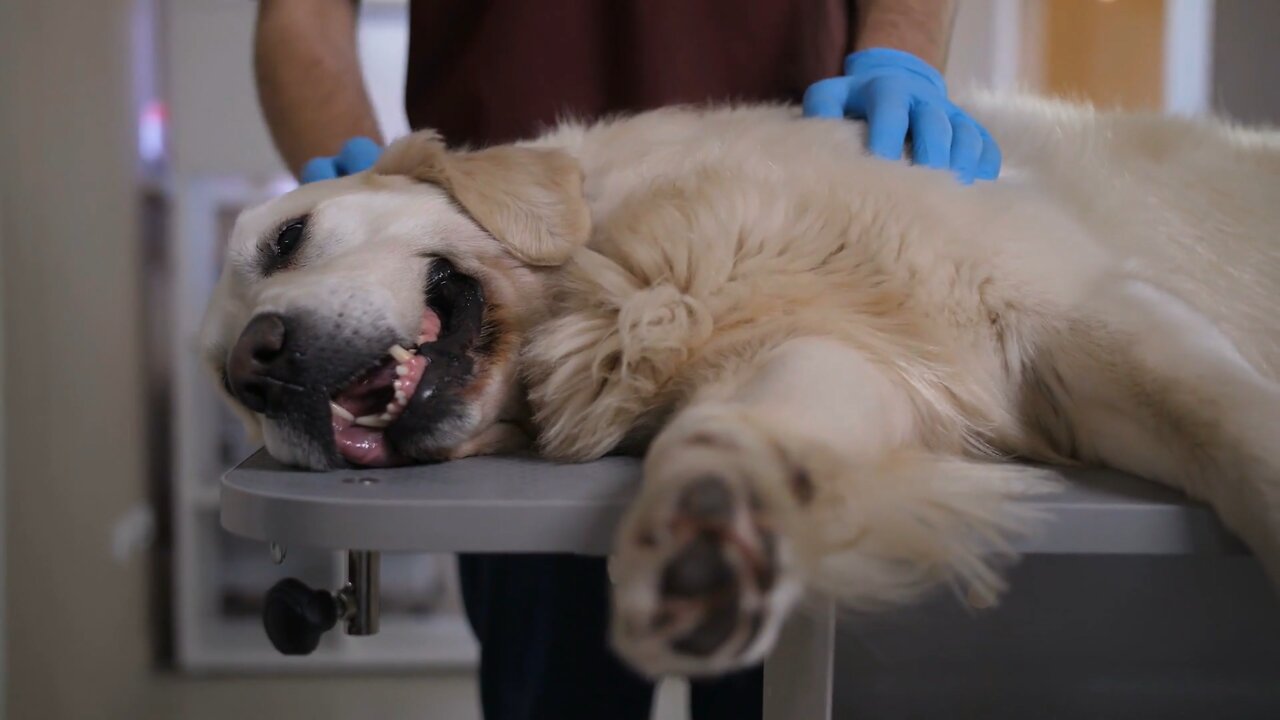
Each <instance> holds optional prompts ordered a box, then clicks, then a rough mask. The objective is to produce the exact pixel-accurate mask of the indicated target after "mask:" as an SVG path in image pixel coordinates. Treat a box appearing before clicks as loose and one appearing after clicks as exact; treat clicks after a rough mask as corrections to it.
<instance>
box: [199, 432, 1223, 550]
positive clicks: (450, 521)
mask: <svg viewBox="0 0 1280 720" xmlns="http://www.w3.org/2000/svg"><path fill="white" fill-rule="evenodd" d="M1058 472H1059V474H1060V475H1061V476H1062V477H1063V478H1064V479H1065V480H1066V481H1067V489H1066V490H1065V491H1064V492H1062V493H1059V494H1056V495H1050V496H1045V497H1042V498H1037V499H1035V500H1034V501H1031V502H1032V504H1033V505H1035V506H1037V507H1040V508H1041V509H1043V510H1044V511H1045V512H1046V514H1047V515H1048V520H1047V521H1046V524H1045V527H1044V529H1043V530H1042V531H1041V532H1039V533H1037V534H1036V535H1035V537H1032V538H1028V539H1026V540H1025V541H1023V542H1021V543H1020V544H1019V546H1018V548H1019V550H1021V551H1022V552H1025V553H1041V554H1133V555H1153V554H1154V555H1179V554H1218V553H1238V552H1243V548H1242V546H1241V545H1240V544H1239V542H1238V541H1236V540H1235V539H1234V538H1233V537H1232V536H1231V535H1230V534H1228V533H1227V532H1226V531H1225V530H1224V529H1223V528H1222V526H1221V525H1220V524H1219V523H1218V521H1217V520H1216V518H1215V517H1214V516H1213V513H1212V512H1211V511H1210V510H1209V509H1208V508H1207V507H1205V506H1203V505H1200V504H1197V503H1194V502H1191V501H1189V500H1187V499H1186V498H1185V497H1183V496H1181V495H1179V494H1177V493H1174V492H1171V491H1169V490H1168V489H1165V488H1162V487H1159V486H1157V485H1155V484H1152V483H1149V482H1145V481H1141V480H1137V479H1135V478H1132V477H1129V476H1126V475H1122V474H1119V473H1114V472H1107V471H1100V470H1077V469H1070V470H1062V471H1058ZM639 483H640V463H639V461H638V460H636V459H634V458H623V457H610V458H604V459H602V460H597V461H595V462H590V463H583V464H557V463H552V462H547V461H545V460H540V459H536V458H529V457H479V458H468V459H465V460H456V461H453V462H448V463H441V464H437V465H422V466H415V467H405V468H392V469H384V470H339V471H332V472H323V473H317V472H309V471H304V470H298V469H295V468H289V467H285V466H282V465H280V464H278V463H276V462H275V461H274V460H272V459H271V458H270V457H269V456H268V455H267V454H266V453H265V452H258V453H257V454H255V455H253V456H252V457H250V458H249V459H248V460H246V461H244V462H243V463H241V464H240V466H239V467H237V468H235V469H234V470H232V471H230V472H229V473H227V475H226V476H225V477H224V478H223V480H222V526H223V527H224V528H226V529H227V530H228V531H230V532H232V533H235V534H237V535H242V536H244V537H248V538H252V539H257V540H263V541H274V542H279V543H281V544H283V545H286V546H291V547H292V546H298V547H303V546H305V547H318V548H331V549H338V550H342V549H356V550H381V551H392V552H394V551H407V552H574V553H581V554H589V555H601V554H606V553H607V552H608V551H609V548H610V546H611V544H612V540H613V531H614V528H615V527H616V526H617V524H618V521H619V519H620V518H621V516H622V513H623V511H624V510H625V509H626V506H627V504H628V503H629V501H630V500H631V498H632V497H633V496H634V494H635V492H636V490H637V488H638V487H639Z"/></svg>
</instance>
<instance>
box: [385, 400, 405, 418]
mask: <svg viewBox="0 0 1280 720" xmlns="http://www.w3.org/2000/svg"><path fill="white" fill-rule="evenodd" d="M403 409H404V408H402V407H400V406H399V405H397V404H395V403H393V402H389V403H387V414H388V415H399V414H400V411H401V410H403Z"/></svg>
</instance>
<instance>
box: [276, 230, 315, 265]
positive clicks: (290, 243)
mask: <svg viewBox="0 0 1280 720" xmlns="http://www.w3.org/2000/svg"><path fill="white" fill-rule="evenodd" d="M306 229H307V221H306V220H294V221H293V222H291V223H289V224H288V225H285V226H284V227H283V228H281V230H280V234H279V235H277V236H276V242H275V245H274V246H273V247H272V250H274V251H275V259H276V261H277V262H279V261H281V260H285V259H288V257H289V256H290V255H292V254H293V253H294V251H295V250H297V249H298V246H299V245H301V244H302V233H303V231H305V230H306Z"/></svg>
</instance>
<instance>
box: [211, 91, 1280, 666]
mask: <svg viewBox="0 0 1280 720" xmlns="http://www.w3.org/2000/svg"><path fill="white" fill-rule="evenodd" d="M965 106H966V107H967V108H969V109H971V110H972V111H973V112H974V114H975V115H976V116H977V117H978V118H979V119H980V121H981V122H983V123H984V125H986V127H987V128H988V129H990V131H991V132H992V134H993V135H994V136H995V137H996V138H997V140H998V141H999V142H1000V145H1001V148H1002V150H1003V151H1004V157H1005V167H1004V172H1003V175H1002V177H1001V179H1000V180H999V181H997V182H994V183H979V184H977V185H973V186H969V187H965V186H961V185H959V184H958V183H956V182H955V181H954V180H953V179H952V178H951V177H949V176H948V175H946V174H944V173H940V172H935V171H929V170H925V169H921V168H915V167H910V166H907V165H905V164H894V163H888V162H885V161H882V160H879V159H873V158H870V157H867V156H866V154H865V152H864V150H863V138H862V131H861V127H860V126H859V125H857V124H854V123H848V122H833V121H822V120H801V119H799V117H798V112H797V111H796V110H795V109H793V108H784V107H738V108H719V109H710V110H698V109H669V110H661V111H657V112H652V113H647V114H643V115H640V116H636V117H633V118H626V119H619V120H615V121H610V122H603V123H599V124H595V125H578V124H572V123H569V124H565V125H563V126H561V127H559V128H557V129H555V130H553V131H551V132H549V133H548V134H546V135H544V136H543V137H541V138H538V139H536V140H534V141H531V142H529V143H525V144H522V145H521V148H523V149H524V150H525V151H526V152H528V151H533V150H536V151H558V153H556V154H555V156H556V157H569V158H572V159H573V160H575V161H576V163H577V166H578V167H580V169H581V172H582V177H583V178H584V180H583V184H582V186H581V193H582V195H581V198H582V199H583V200H585V203H586V207H587V208H588V209H589V211H590V227H591V234H590V240H589V242H588V243H587V244H586V245H585V247H581V248H579V249H577V250H576V251H574V252H572V254H570V255H567V261H566V262H565V263H564V264H563V266H560V267H558V268H556V269H554V270H551V271H537V272H536V273H535V274H534V275H530V276H529V277H530V278H534V279H527V280H524V281H522V283H523V284H521V285H519V287H520V288H521V289H522V291H523V292H522V293H516V294H514V295H511V296H510V297H509V298H508V301H509V302H510V303H512V304H515V305H519V306H520V308H519V309H518V310H517V311H516V312H517V313H527V322H523V323H522V326H523V327H527V328H528V331H527V334H526V336H525V338H524V350H523V354H522V356H521V360H520V367H519V372H520V373H521V375H522V377H523V378H524V382H525V386H526V387H525V390H526V391H527V395H528V399H529V402H530V404H531V407H532V412H533V420H534V426H535V427H536V428H537V430H538V434H539V436H538V446H539V447H540V449H541V450H542V451H543V452H544V453H545V454H547V455H549V456H551V457H555V458H561V459H570V460H586V459H590V458H594V457H598V456H600V455H602V454H604V453H607V452H610V451H612V450H615V449H617V448H620V447H621V448H638V447H644V446H645V445H646V444H647V443H649V442H650V441H652V445H651V446H650V449H649V451H648V454H647V460H646V470H645V488H644V490H643V492H642V494H641V497H640V499H639V500H638V501H637V504H636V506H635V507H634V508H633V509H632V512H631V513H630V514H629V515H628V518H627V520H626V522H625V523H624V527H623V528H622V530H621V531H620V534H619V539H618V556H617V558H616V559H615V560H616V566H615V577H616V581H617V588H616V592H615V604H616V608H615V610H616V612H615V615H614V617H615V627H614V639H615V643H616V644H617V645H618V647H619V648H620V649H621V650H622V651H623V653H624V655H625V656H626V657H627V658H628V659H629V660H631V661H632V663H633V664H635V665H636V666H637V667H640V668H641V669H643V670H645V671H647V672H652V673H659V672H672V671H677V672H688V673H700V672H714V671H721V670H725V669H728V668H731V667H736V666H739V665H741V664H743V663H745V662H748V661H750V660H753V659H757V658H759V657H761V656H762V655H763V654H764V653H765V652H766V651H767V650H768V648H769V646H770V645H771V643H772V641H773V639H774V637H775V636H776V632H777V629H778V627H779V625H780V624H781V621H782V619H783V618H784V617H785V614H786V612H787V611H788V609H789V608H790V607H791V605H792V604H794V602H795V601H796V600H797V598H799V597H800V595H801V592H802V590H803V589H805V588H812V589H819V590H822V591H825V592H828V593H830V594H832V595H834V596H836V597H839V598H841V599H843V600H844V601H846V602H847V603H848V604H850V605H853V606H856V607H863V608H870V607H883V606H890V605H894V604H898V603H902V602H906V601H909V600H911V599H912V598H915V597H917V596H918V595H919V594H920V593H922V592H924V591H926V590H928V589H930V588H931V587H935V586H937V585H940V584H953V585H956V586H958V587H964V588H966V590H967V591H968V592H970V593H971V595H972V596H973V597H975V598H977V599H979V600H980V601H982V602H987V601H990V600H991V599H994V597H995V596H996V595H997V594H998V593H999V591H1000V590H1001V588H1002V583H1001V580H1000V576H999V573H998V567H997V564H996V562H997V561H998V559H999V558H1001V557H1007V556H1008V555H1009V554H1010V553H1009V552H1008V547H1009V545H1008V543H1009V538H1010V536H1011V535H1012V534H1014V533H1017V532H1021V531H1023V530H1025V529H1027V528H1028V527H1029V525H1030V522H1031V521H1032V520H1033V518H1032V515H1031V513H1029V512H1028V511H1027V510H1026V506H1025V505H1023V504H1021V503H1020V502H1019V501H1020V500H1021V499H1023V498H1024V497H1026V496H1027V495H1028V494H1031V493H1036V492H1043V491H1046V490H1047V489H1049V488H1048V484H1047V483H1046V482H1044V480H1043V478H1042V477H1041V476H1040V475H1039V474H1038V473H1036V472H1035V471H1032V470H1028V469H1025V468H1024V466H1019V465H1014V464H1009V463H1004V462H1002V461H1003V460H1006V459H1008V458H1009V457H1011V456H1021V457H1024V458H1029V459H1035V460H1044V461H1050V462H1073V463H1088V464H1099V465H1105V466H1111V467H1115V468H1119V469H1122V470H1126V471H1129V472H1132V473H1135V474H1138V475H1140V476H1143V477H1146V478H1149V479H1151V480H1154V481H1157V482H1161V483H1164V484H1168V485H1171V486H1173V487H1176V488H1179V489H1182V490H1185V491H1187V492H1189V493H1190V494H1191V495H1193V496H1195V497H1197V498H1200V499H1203V500H1205V501H1207V502H1209V503H1210V504H1212V505H1213V507H1214V508H1215V509H1216V510H1217V511H1218V512H1219V513H1220V515H1221V516H1222V517H1223V519H1224V520H1225V521H1226V523H1227V524H1228V525H1229V526H1231V527H1232V528H1233V529H1235V530H1236V531H1237V532H1239V533H1240V534H1241V536H1242V537H1243V538H1244V539H1245V540H1246V541H1247V542H1248V543H1249V544H1250V545H1251V546H1252V547H1253V549H1254V550H1255V551H1256V552H1257V553H1258V555H1259V556H1260V558H1261V559H1262V561H1263V562H1264V564H1266V566H1267V567H1268V569H1269V571H1270V572H1271V574H1272V576H1273V577H1275V578H1277V579H1280V377H1277V372H1280V313H1277V312H1276V310H1277V307H1276V306H1277V303H1276V300H1277V297H1280V295H1278V294H1277V292H1278V291H1280V238H1278V237H1277V232H1280V231H1277V230H1276V228H1277V227H1280V134H1277V133H1273V132H1264V131H1257V130H1244V129H1239V128H1233V127H1230V126H1228V125H1225V124H1221V123H1216V122H1210V121H1186V120H1175V119H1169V118H1164V117H1157V116H1138V115H1122V114H1104V113H1098V112H1095V111H1093V110H1090V109H1088V108H1082V107H1076V106H1069V105H1065V104H1058V103H1053V102H1047V101H1044V100H1038V99H1031V98H991V97H985V96H979V97H974V98H971V99H968V100H966V102H965ZM410 142H413V141H410ZM393 152H395V151H394V150H393ZM434 152H438V150H437V151H434ZM561 154H563V155H561ZM557 162H559V161H558V160H557ZM409 164H410V165H412V163H409ZM405 172H406V174H413V173H412V172H411V171H405ZM535 174H536V173H535ZM489 177H490V178H494V181H495V182H496V178H497V177H498V176H497V175H489ZM469 180H470V181H473V182H480V183H484V182H485V176H484V174H483V173H482V174H481V176H480V177H479V178H477V177H474V176H472V177H470V178H469ZM442 184H443V185H444V186H445V187H448V182H443V183H442ZM305 191H306V190H305V189H304V192H305ZM396 192H401V191H400V190H397V191H396ZM567 192H570V194H572V191H571V190H569V191H567ZM379 193H381V191H380V190H378V189H377V188H372V189H366V188H359V189H354V190H352V196H351V197H352V199H353V200H357V199H359V198H362V197H367V198H369V200H368V201H367V202H370V203H371V202H373V201H374V199H375V198H377V197H379V196H380V195H379ZM456 199H458V200H459V201H461V204H462V205H463V206H464V207H465V206H466V205H467V201H466V200H465V199H464V198H462V197H456ZM572 199H573V198H570V200H572ZM433 207H436V208H437V210H438V206H433ZM410 212H412V209H411V208H407V207H400V208H397V209H391V208H388V210H387V214H386V215H385V217H386V218H387V219H388V220H387V221H386V222H389V220H390V219H391V218H396V217H402V216H403V215H404V214H406V213H410ZM470 214H471V216H473V217H475V218H476V219H477V220H478V221H479V222H480V224H481V225H484V224H485V221H484V220H483V219H482V215H483V212H480V213H477V212H476V211H475V210H471V212H470ZM369 221H370V222H378V220H376V219H370V220H369ZM263 226H264V227H265V226H266V225H265V223H264V224H263ZM491 232H492V230H491ZM532 232H533V234H534V235H536V234H537V233H538V232H541V231H540V230H534V231H532ZM246 234H251V233H249V232H248V231H246ZM492 234H494V235H499V234H500V233H496V232H493V233H492ZM560 234H562V235H564V234H569V235H572V233H571V232H570V233H560ZM509 244H510V243H509V239H508V245H509ZM545 245H547V243H539V244H538V247H543V246H545ZM468 247H469V246H468ZM458 251H459V252H466V253H475V252H478V251H472V250H466V249H464V246H459V248H458ZM485 252H491V251H485ZM508 255H509V256H510V257H513V258H516V259H522V260H523V261H524V262H525V263H528V264H542V263H541V262H540V261H539V260H538V259H537V258H534V257H531V256H528V255H521V253H520V252H519V251H518V250H511V249H510V248H509V249H508ZM488 262H489V261H482V262H481V263H480V264H481V265H484V264H486V263H488ZM471 264H472V266H474V265H476V264H477V263H475V262H473V263H471ZM508 272H528V273H533V272H534V271H533V270H527V271H526V270H520V269H519V268H516V269H512V270H509V271H508ZM521 277H523V276H521ZM241 304H243V301H241ZM248 307H253V303H252V302H249V303H248ZM232 325H233V326H234V323H232ZM506 388H507V391H509V392H521V391H520V390H519V389H518V388H515V387H514V386H512V385H510V384H509V383H508V384H507V385H506ZM483 430H484V428H483V427H481V426H479V425H477V426H476V428H475V434H477V435H478V434H480V433H481V432H483ZM471 449H473V450H476V451H484V450H485V448H484V447H482V446H480V447H473V448H471ZM709 475H713V476H715V477H717V478H719V479H720V480H722V481H723V482H724V483H726V485H727V487H729V488H730V490H731V492H732V493H733V496H734V498H735V501H736V502H737V503H739V505H737V507H739V508H740V509H741V508H744V507H747V506H748V505H750V506H751V507H752V508H754V509H753V510H752V513H750V514H747V513H743V512H739V514H738V516H737V517H738V520H735V522H738V521H741V522H743V523H747V525H743V526H742V527H741V528H739V530H740V531H741V532H740V535H742V537H743V538H745V540H744V547H747V548H749V549H750V548H755V550H754V551H753V552H756V553H757V554H759V553H760V552H763V551H762V550H761V548H762V547H763V545H761V543H762V542H763V541H762V540H760V538H758V537H756V535H761V536H763V534H767V533H765V530H768V531H769V532H776V534H777V537H778V546H777V549H776V562H777V564H778V573H779V579H778V582H777V583H776V584H774V585H773V586H772V587H771V588H770V587H763V586H761V587H758V588H756V589H755V591H749V588H748V586H749V585H750V583H746V582H745V581H744V583H743V585H742V587H743V588H744V590H743V597H742V600H741V603H740V605H739V606H738V607H739V609H740V612H741V613H742V615H743V619H742V622H741V623H740V626H741V627H740V629H739V630H735V634H734V635H733V636H732V637H731V639H730V640H729V641H727V642H726V643H725V644H724V645H723V646H722V647H720V648H719V649H717V650H716V651H715V652H714V653H711V654H709V655H705V656H702V655H699V656H690V655H689V654H687V653H685V654H682V653H679V652H676V651H674V650H672V647H671V640H672V638H673V637H676V636H678V635H679V634H680V633H682V632H688V631H689V629H690V628H692V627H694V626H696V624H697V622H698V621H699V617H700V615H699V612H701V611H697V610H693V611H688V612H687V613H686V615H687V617H683V618H679V619H678V621H677V622H676V623H675V627H674V628H673V629H668V630H662V631H659V630H655V629H654V627H655V625H654V623H653V622H652V619H653V618H654V617H655V614H656V613H657V612H658V611H659V609H660V607H661V606H662V603H663V602H664V600H663V598H662V597H660V596H659V593H658V589H657V588H658V585H659V582H658V578H659V576H660V575H661V574H662V571H663V568H664V567H666V566H667V564H669V563H670V562H672V558H673V557H674V556H675V555H676V553H677V552H678V551H679V549H680V548H679V545H678V543H679V539H678V538H677V537H676V536H675V535H673V534H671V533H670V532H668V531H667V530H664V528H668V527H670V522H671V518H672V517H673V513H675V512H676V510H675V507H676V505H677V503H678V498H679V497H680V493H681V491H682V488H686V487H688V486H690V484H691V483H694V482H696V481H698V480H699V479H701V478H705V477H707V476H709ZM747 515H750V517H751V518H754V519H751V520H749V519H743V518H745V517H747ZM752 523H754V525H753V524H752ZM762 528H763V529H765V530H762ZM672 532H674V531H672ZM655 533H656V535H655ZM664 533H666V534H664ZM642 537H643V538H647V539H646V540H645V541H644V542H640V541H638V540H637V538H642ZM753 538H754V539H753ZM743 553H744V554H742V555H740V556H738V555H734V556H733V557H734V558H737V559H736V560H734V562H739V563H742V562H747V560H750V559H751V558H752V557H754V556H753V555H752V554H751V552H748V551H743ZM730 555H732V553H730ZM743 558H746V560H744V559H743ZM737 567H739V570H740V571H741V572H745V571H744V570H742V566H740V565H739V566H737ZM743 577H745V575H743ZM753 613H759V617H760V618H761V619H762V622H761V627H760V628H759V631H758V632H754V631H750V630H748V629H747V625H748V622H747V620H748V618H749V617H750V616H752V614H753Z"/></svg>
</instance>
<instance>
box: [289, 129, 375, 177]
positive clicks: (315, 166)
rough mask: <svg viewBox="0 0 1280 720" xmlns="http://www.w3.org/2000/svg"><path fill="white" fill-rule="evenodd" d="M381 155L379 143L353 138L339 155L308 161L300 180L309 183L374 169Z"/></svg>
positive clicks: (344, 145) (365, 138)
mask: <svg viewBox="0 0 1280 720" xmlns="http://www.w3.org/2000/svg"><path fill="white" fill-rule="evenodd" d="M381 154H382V146H381V145H379V144H378V143H376V142H374V141H373V140H370V139H369V138H367V137H353V138H351V139H350V140H348V141H346V142H345V143H343V144H342V149H341V150H339V151H338V154H337V155H334V156H331V157H330V156H321V157H316V158H311V159H310V160H308V161H307V164H306V165H303V166H302V172H301V173H299V175H298V178H299V180H301V181H302V182H303V183H309V182H315V181H317V180H332V179H334V178H340V177H345V176H347V175H353V174H355V173H358V172H362V171H364V170H368V169H369V168H370V167H373V164H374V163H375V162H377V160H378V156H379V155H381Z"/></svg>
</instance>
